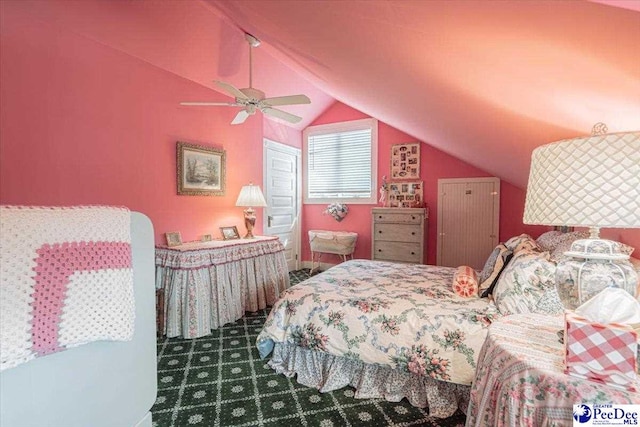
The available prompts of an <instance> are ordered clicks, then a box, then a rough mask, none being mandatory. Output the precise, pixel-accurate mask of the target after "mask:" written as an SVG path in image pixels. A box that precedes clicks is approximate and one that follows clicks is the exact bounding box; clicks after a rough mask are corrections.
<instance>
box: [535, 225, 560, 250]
mask: <svg viewBox="0 0 640 427" xmlns="http://www.w3.org/2000/svg"><path fill="white" fill-rule="evenodd" d="M563 236H564V233H563V232H561V231H558V230H551V231H547V232H546V233H542V234H541V235H540V236H539V237H538V238H537V239H536V244H537V245H538V247H539V248H540V250H541V251H543V252H551V251H553V250H554V249H555V248H556V246H558V244H559V243H560V242H561V241H562V240H563V239H564V237H563Z"/></svg>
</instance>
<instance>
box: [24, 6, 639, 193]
mask: <svg viewBox="0 0 640 427" xmlns="http://www.w3.org/2000/svg"><path fill="white" fill-rule="evenodd" d="M25 3H33V2H31V1H29V2H27V1H25ZM37 3H39V5H38V6H39V8H38V10H39V11H40V12H39V13H40V14H41V17H42V19H46V20H48V21H51V20H53V21H55V22H58V23H59V24H60V25H61V26H64V27H65V28H69V29H72V30H73V31H76V32H78V33H81V34H83V35H85V36H87V37H90V38H93V39H96V40H97V41H99V42H101V43H104V44H107V45H109V46H111V47H114V48H116V49H119V50H121V51H123V52H126V53H127V54H130V55H133V56H136V57H138V58H140V59H142V60H145V61H147V62H149V63H151V64H153V65H155V66H158V67H161V68H163V69H165V70H167V71H170V72H172V73H175V74H178V75H180V76H182V77H185V78H187V79H190V80H193V81H195V82H198V83H200V84H202V85H205V86H207V87H210V88H212V89H214V90H216V91H218V92H213V91H212V98H211V99H207V100H200V99H198V100H196V99H192V98H190V95H189V94H185V99H184V100H185V101H228V100H229V98H228V97H227V96H226V95H224V94H222V93H220V92H219V89H218V88H217V87H216V86H215V84H214V83H213V80H223V81H226V82H229V83H232V84H234V85H236V86H237V87H246V86H247V85H248V66H249V65H248V49H249V48H248V45H247V44H246V42H245V41H244V38H243V32H245V31H246V32H248V33H251V34H253V35H254V36H256V37H258V38H259V39H260V40H261V41H262V45H261V46H260V47H259V48H258V49H257V50H255V54H254V79H253V86H254V87H257V88H260V89H262V90H263V91H265V92H266V94H267V96H280V95H288V94H296V93H305V94H307V95H308V96H309V97H310V98H311V100H312V104H311V105H303V106H295V107H283V109H285V110H287V111H289V112H292V113H294V114H298V115H301V116H303V117H304V120H303V121H302V122H301V123H300V124H299V125H298V129H301V128H303V127H305V126H307V125H308V124H309V123H310V122H311V121H313V120H314V119H315V118H316V117H317V116H318V115H319V114H320V113H321V112H322V111H324V110H325V109H326V108H327V107H328V106H329V105H331V103H333V102H334V99H335V100H339V101H341V102H344V103H345V104H348V105H350V106H352V107H354V108H356V109H358V110H360V111H362V112H364V113H366V114H369V115H371V116H373V117H376V118H378V119H379V120H381V121H383V122H386V123H388V124H390V125H391V126H394V127H396V128H398V129H400V130H402V131H404V132H405V133H407V134H409V135H411V136H412V137H414V138H415V139H417V140H420V141H424V142H426V143H429V144H431V145H433V146H435V147H438V148H440V149H442V150H443V151H445V152H448V153H450V154H452V155H455V156H456V157H459V158H461V159H463V160H465V161H467V162H469V163H471V164H473V165H475V166H478V167H480V168H482V169H484V170H486V171H488V172H490V173H492V174H494V175H496V176H499V177H500V178H502V179H505V180H507V181H509V182H511V183H513V184H515V185H517V186H520V187H523V188H524V187H525V186H526V181H527V176H528V169H529V160H530V153H531V151H532V150H533V148H535V147H537V146H539V145H542V144H545V143H548V142H552V141H555V140H559V139H563V138H570V137H574V136H578V135H585V134H588V133H589V132H590V130H591V127H592V125H593V124H595V123H596V122H605V123H606V124H607V125H608V127H609V131H611V132H616V131H626V130H639V129H640V0H599V1H598V2H587V1H578V0H567V1H563V0H554V1H540V0H529V1H502V0H500V1H489V0H484V1H473V0H463V1H460V0H431V1H425V0H417V1H411V0H389V1H383V0H378V1H312V0H306V1H296V0H221V1H217V0H201V1H135V2H124V1H110V2H104V1H75V2H71V1H66V0H64V1H60V0H58V1H45V2H37ZM602 3H605V4H602ZM612 4H613V5H618V6H622V7H614V6H612ZM158 90H162V88H158ZM176 108H205V107H178V106H176ZM210 108H212V110H211V111H212V114H215V108H224V107H210ZM251 119H257V116H255V117H253V118H251Z"/></svg>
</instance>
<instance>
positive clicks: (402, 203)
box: [388, 181, 424, 208]
mask: <svg viewBox="0 0 640 427" xmlns="http://www.w3.org/2000/svg"><path fill="white" fill-rule="evenodd" d="M423 190H424V183H423V182H422V181H397V182H390V183H389V195H388V197H389V207H392V208H421V207H422V206H423V205H424V195H423Z"/></svg>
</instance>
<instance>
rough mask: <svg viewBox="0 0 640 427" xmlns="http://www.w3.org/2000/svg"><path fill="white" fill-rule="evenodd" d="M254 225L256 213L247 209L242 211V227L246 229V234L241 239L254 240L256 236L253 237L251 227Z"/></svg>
mask: <svg viewBox="0 0 640 427" xmlns="http://www.w3.org/2000/svg"><path fill="white" fill-rule="evenodd" d="M255 225H256V211H254V210H253V209H252V208H247V209H245V210H244V226H245V227H246V228H247V234H245V235H244V237H243V239H255V238H256V236H254V235H253V227H254V226H255Z"/></svg>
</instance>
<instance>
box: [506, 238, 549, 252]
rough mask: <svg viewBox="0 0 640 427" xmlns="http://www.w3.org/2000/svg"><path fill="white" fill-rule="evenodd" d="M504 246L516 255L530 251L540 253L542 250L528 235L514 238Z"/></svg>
mask: <svg viewBox="0 0 640 427" xmlns="http://www.w3.org/2000/svg"><path fill="white" fill-rule="evenodd" d="M504 245H505V246H506V247H507V248H509V249H510V250H511V251H513V253H514V254H517V253H518V252H520V251H524V250H529V251H539V250H540V248H539V247H538V244H537V243H536V241H535V240H533V237H531V236H529V235H528V234H521V235H519V236H514V237H512V238H510V239H509V240H507V241H506V242H505V243H504Z"/></svg>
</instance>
